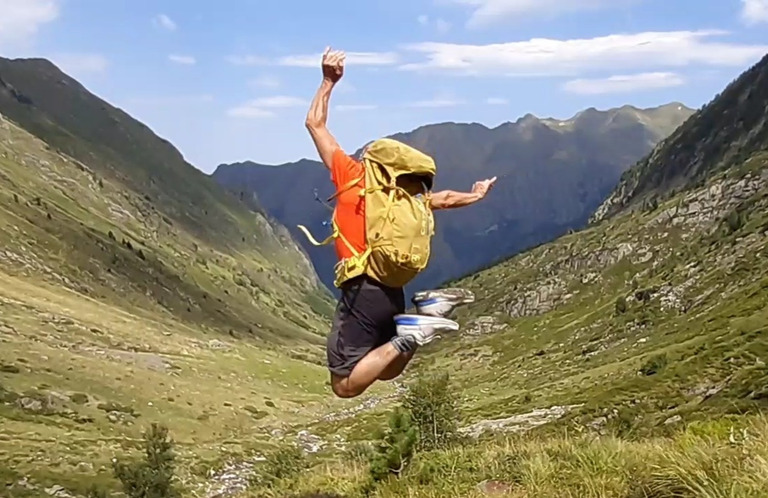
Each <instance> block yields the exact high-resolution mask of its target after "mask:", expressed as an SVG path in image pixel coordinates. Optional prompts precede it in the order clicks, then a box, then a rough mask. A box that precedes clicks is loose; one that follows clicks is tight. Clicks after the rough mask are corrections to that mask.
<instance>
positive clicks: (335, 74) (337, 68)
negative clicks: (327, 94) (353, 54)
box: [322, 47, 347, 83]
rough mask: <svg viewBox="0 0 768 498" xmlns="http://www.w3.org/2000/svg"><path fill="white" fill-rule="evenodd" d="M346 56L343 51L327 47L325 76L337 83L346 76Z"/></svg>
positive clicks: (324, 54)
mask: <svg viewBox="0 0 768 498" xmlns="http://www.w3.org/2000/svg"><path fill="white" fill-rule="evenodd" d="M346 57H347V56H346V54H345V53H344V52H343V51H341V50H333V51H331V47H327V48H326V49H325V52H323V63H322V67H323V78H324V79H326V80H328V81H330V82H331V83H337V82H338V81H339V80H340V79H341V77H342V76H344V59H346Z"/></svg>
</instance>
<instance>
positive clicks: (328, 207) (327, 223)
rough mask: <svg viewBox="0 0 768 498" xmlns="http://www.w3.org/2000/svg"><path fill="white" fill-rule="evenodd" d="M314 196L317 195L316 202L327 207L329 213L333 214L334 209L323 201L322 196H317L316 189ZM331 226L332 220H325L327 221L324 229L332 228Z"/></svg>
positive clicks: (324, 222) (324, 223)
mask: <svg viewBox="0 0 768 498" xmlns="http://www.w3.org/2000/svg"><path fill="white" fill-rule="evenodd" d="M314 194H315V200H316V201H317V202H319V203H320V204H322V205H323V206H325V207H326V208H327V209H328V210H329V211H331V212H333V208H332V207H331V206H329V205H328V203H327V202H325V201H324V200H322V199H321V198H320V196H319V195H318V194H317V189H315V190H314ZM330 225H331V220H330V219H329V220H325V221H323V226H324V227H327V226H330Z"/></svg>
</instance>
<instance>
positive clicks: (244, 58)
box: [226, 55, 269, 66]
mask: <svg viewBox="0 0 768 498" xmlns="http://www.w3.org/2000/svg"><path fill="white" fill-rule="evenodd" d="M226 59H227V62H229V63H230V64H234V65H235V66H263V65H266V64H269V60H268V59H267V58H266V57H261V56H259V55H229V56H227V57H226Z"/></svg>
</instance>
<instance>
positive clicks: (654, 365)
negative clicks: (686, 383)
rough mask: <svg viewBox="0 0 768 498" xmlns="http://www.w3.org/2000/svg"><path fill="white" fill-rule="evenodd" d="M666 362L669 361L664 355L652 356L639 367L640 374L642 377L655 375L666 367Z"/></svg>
mask: <svg viewBox="0 0 768 498" xmlns="http://www.w3.org/2000/svg"><path fill="white" fill-rule="evenodd" d="M668 362H669V360H668V359H667V355H665V354H660V355H656V356H653V357H651V358H649V359H648V361H646V362H645V363H643V366H641V367H640V372H642V374H643V375H654V374H657V373H659V372H661V371H662V370H663V369H664V367H666V366H667V363H668Z"/></svg>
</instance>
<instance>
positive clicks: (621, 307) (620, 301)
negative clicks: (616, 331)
mask: <svg viewBox="0 0 768 498" xmlns="http://www.w3.org/2000/svg"><path fill="white" fill-rule="evenodd" d="M626 312H627V299H626V298H625V297H624V296H619V297H618V298H616V314H618V315H623V314H624V313H626Z"/></svg>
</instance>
